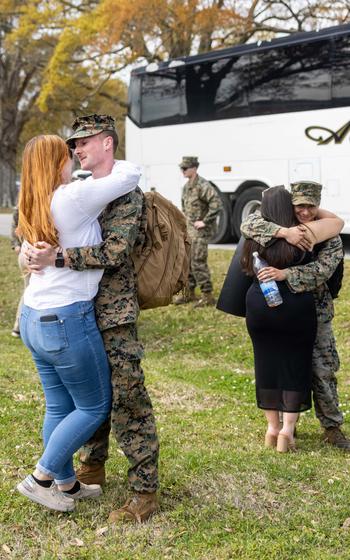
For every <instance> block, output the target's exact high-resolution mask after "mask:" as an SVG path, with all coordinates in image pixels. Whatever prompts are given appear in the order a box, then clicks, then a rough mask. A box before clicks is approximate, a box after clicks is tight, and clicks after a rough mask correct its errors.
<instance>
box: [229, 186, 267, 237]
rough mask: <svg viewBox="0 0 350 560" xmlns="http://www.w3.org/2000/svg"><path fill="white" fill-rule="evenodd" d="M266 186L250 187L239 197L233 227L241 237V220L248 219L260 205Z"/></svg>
mask: <svg viewBox="0 0 350 560" xmlns="http://www.w3.org/2000/svg"><path fill="white" fill-rule="evenodd" d="M264 190H265V189H264V187H258V186H256V187H249V188H248V189H246V190H245V191H243V192H242V194H241V195H240V196H239V197H238V199H237V201H236V204H235V206H234V209H233V218H232V221H233V229H234V232H235V234H236V236H237V238H238V239H239V238H240V236H241V229H240V228H241V222H243V221H244V220H246V219H247V217H248V216H249V214H251V213H252V212H255V210H257V209H258V208H259V207H260V204H261V196H262V192H263V191H264Z"/></svg>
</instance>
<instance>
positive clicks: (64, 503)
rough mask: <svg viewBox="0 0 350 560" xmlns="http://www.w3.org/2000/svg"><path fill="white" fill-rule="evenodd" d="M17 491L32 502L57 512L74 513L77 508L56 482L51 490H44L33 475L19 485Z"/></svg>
mask: <svg viewBox="0 0 350 560" xmlns="http://www.w3.org/2000/svg"><path fill="white" fill-rule="evenodd" d="M17 490H18V492H20V493H21V494H23V496H26V497H27V498H29V499H30V500H32V502H36V503H37V504H41V505H42V506H46V507H48V508H49V509H54V510H56V511H73V509H74V506H75V503H74V500H73V499H72V498H69V497H68V496H66V495H65V494H63V492H60V491H59V490H58V488H57V486H56V484H55V483H54V482H52V484H51V486H50V487H49V488H44V487H43V486H40V484H38V483H37V482H36V481H35V480H34V478H33V477H32V475H31V474H30V475H29V476H27V478H25V479H24V480H22V482H20V483H19V484H17Z"/></svg>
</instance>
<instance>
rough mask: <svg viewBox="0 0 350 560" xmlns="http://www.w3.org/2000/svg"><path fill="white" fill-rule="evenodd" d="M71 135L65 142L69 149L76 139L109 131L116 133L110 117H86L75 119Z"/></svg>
mask: <svg viewBox="0 0 350 560" xmlns="http://www.w3.org/2000/svg"><path fill="white" fill-rule="evenodd" d="M72 129H73V134H72V135H71V136H70V137H69V138H67V140H66V142H67V144H68V146H69V147H70V148H74V146H75V142H74V140H77V139H78V138H87V137H89V136H96V134H100V133H101V132H105V131H111V132H115V133H117V131H116V129H115V123H114V118H113V117H111V116H110V115H96V114H94V115H86V116H84V117H77V118H76V119H75V121H74V123H73V125H72Z"/></svg>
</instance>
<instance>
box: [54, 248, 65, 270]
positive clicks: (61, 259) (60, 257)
mask: <svg viewBox="0 0 350 560" xmlns="http://www.w3.org/2000/svg"><path fill="white" fill-rule="evenodd" d="M55 267H56V268H63V267H64V256H63V251H62V249H61V247H60V248H59V249H58V251H57V253H56V260H55Z"/></svg>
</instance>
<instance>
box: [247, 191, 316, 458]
mask: <svg viewBox="0 0 350 560" xmlns="http://www.w3.org/2000/svg"><path fill="white" fill-rule="evenodd" d="M261 214H262V216H263V217H264V218H265V219H266V220H269V221H272V222H274V223H278V224H280V225H281V226H284V227H291V226H294V225H296V224H297V222H296V219H295V217H294V210H293V206H292V201H291V195H290V193H289V192H288V191H287V190H286V189H285V188H284V187H272V188H270V189H267V190H266V191H264V196H263V199H262V204H261ZM254 251H257V252H258V253H259V256H260V257H262V258H263V259H264V260H265V261H267V263H268V265H269V266H271V267H274V268H276V269H286V268H288V267H290V266H295V265H297V264H306V262H307V259H306V256H305V253H303V252H302V251H301V250H300V249H298V248H297V247H294V246H292V245H289V244H288V243H287V242H286V241H285V240H284V239H276V241H275V242H274V243H273V244H272V245H270V246H269V247H262V246H261V245H259V244H258V243H256V242H255V241H253V240H251V239H249V240H246V241H245V244H244V248H243V254H242V266H243V269H244V270H245V271H246V272H247V273H248V274H250V275H252V276H253V275H254V271H253V257H252V254H253V252H254ZM277 284H278V287H279V290H280V293H281V296H282V299H283V303H282V304H281V305H279V306H277V307H268V305H267V303H266V301H265V298H264V295H263V293H262V291H261V289H260V285H259V282H258V279H257V278H256V276H255V275H254V281H253V283H252V285H251V287H250V288H249V290H248V293H247V297H246V307H247V314H246V323H247V328H248V332H249V335H250V337H251V339H252V343H253V348H254V363H255V377H256V398H257V405H258V407H259V408H262V409H263V410H264V412H265V416H266V420H267V423H268V428H267V432H266V436H265V444H266V445H267V446H268V447H274V446H275V445H277V450H278V451H281V452H285V451H287V450H288V449H289V450H294V449H295V443H294V429H295V424H296V422H297V420H298V416H299V413H300V412H301V411H304V410H308V409H309V408H311V375H312V350H313V345H314V341H315V337H316V329H317V319H316V311H315V303H314V298H313V295H312V293H311V292H303V293H298V294H295V293H292V292H291V291H290V290H289V289H288V286H287V285H286V283H285V282H277ZM280 413H282V416H283V425H282V428H281V429H280Z"/></svg>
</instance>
